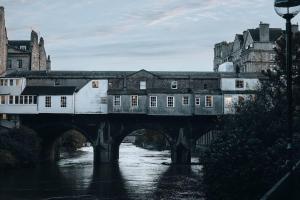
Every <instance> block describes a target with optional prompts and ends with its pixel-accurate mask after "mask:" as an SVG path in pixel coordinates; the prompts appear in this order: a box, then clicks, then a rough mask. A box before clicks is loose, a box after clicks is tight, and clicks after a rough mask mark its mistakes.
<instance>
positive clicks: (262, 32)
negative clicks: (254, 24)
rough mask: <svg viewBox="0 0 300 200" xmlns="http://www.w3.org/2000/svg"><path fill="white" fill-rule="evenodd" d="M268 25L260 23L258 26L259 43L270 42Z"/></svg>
mask: <svg viewBox="0 0 300 200" xmlns="http://www.w3.org/2000/svg"><path fill="white" fill-rule="evenodd" d="M269 27H270V25H269V24H266V23H262V22H260V24H259V41H260V42H270V28H269Z"/></svg>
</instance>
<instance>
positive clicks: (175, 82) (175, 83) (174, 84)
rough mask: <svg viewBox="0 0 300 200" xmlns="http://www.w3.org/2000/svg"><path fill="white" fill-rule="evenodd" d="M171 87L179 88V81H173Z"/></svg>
mask: <svg viewBox="0 0 300 200" xmlns="http://www.w3.org/2000/svg"><path fill="white" fill-rule="evenodd" d="M171 89H177V81H172V82H171Z"/></svg>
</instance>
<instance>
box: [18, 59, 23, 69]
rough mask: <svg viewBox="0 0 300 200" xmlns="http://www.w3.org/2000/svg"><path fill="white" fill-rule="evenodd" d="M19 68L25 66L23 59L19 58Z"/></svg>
mask: <svg viewBox="0 0 300 200" xmlns="http://www.w3.org/2000/svg"><path fill="white" fill-rule="evenodd" d="M18 68H23V60H22V59H19V60H18Z"/></svg>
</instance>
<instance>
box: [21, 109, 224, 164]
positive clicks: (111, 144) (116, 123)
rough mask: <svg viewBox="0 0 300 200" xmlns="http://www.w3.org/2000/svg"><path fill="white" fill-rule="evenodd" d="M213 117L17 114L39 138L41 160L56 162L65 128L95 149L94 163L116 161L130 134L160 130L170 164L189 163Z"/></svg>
mask: <svg viewBox="0 0 300 200" xmlns="http://www.w3.org/2000/svg"><path fill="white" fill-rule="evenodd" d="M217 120H218V118H217V117H216V116H205V117H203V116H202V117H201V116H195V117H178V116H177V117H171V116H147V115H126V114H120V115H61V114H60V115H53V114H51V115H49V114H40V115H20V121H21V123H22V125H24V126H27V127H29V128H31V129H33V130H35V131H36V132H37V134H38V135H39V137H41V139H42V152H41V160H42V161H44V162H49V161H55V142H56V141H57V139H58V138H59V137H60V136H62V135H63V133H65V132H67V131H68V130H76V131H79V132H80V133H82V134H83V135H84V136H85V137H86V138H87V140H88V141H89V142H90V143H91V144H92V146H93V148H94V164H96V165H97V164H100V163H112V162H117V161H118V158H119V146H120V144H121V142H122V140H123V139H124V138H125V137H126V136H127V135H129V134H130V133H132V132H134V131H137V130H141V129H146V130H153V131H159V132H160V133H161V134H163V135H164V137H165V138H166V139H167V141H168V142H169V144H170V146H171V160H172V163H179V164H180V163H185V164H187V163H190V162H191V149H192V148H193V146H194V144H195V141H196V140H197V139H198V138H199V137H200V136H202V135H203V134H205V133H206V132H208V131H209V130H212V129H214V128H215V124H216V121H217Z"/></svg>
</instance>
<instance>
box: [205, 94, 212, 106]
mask: <svg viewBox="0 0 300 200" xmlns="http://www.w3.org/2000/svg"><path fill="white" fill-rule="evenodd" d="M209 99H210V100H209ZM209 101H210V102H209ZM213 107H214V97H213V96H212V95H206V96H205V108H213Z"/></svg>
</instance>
